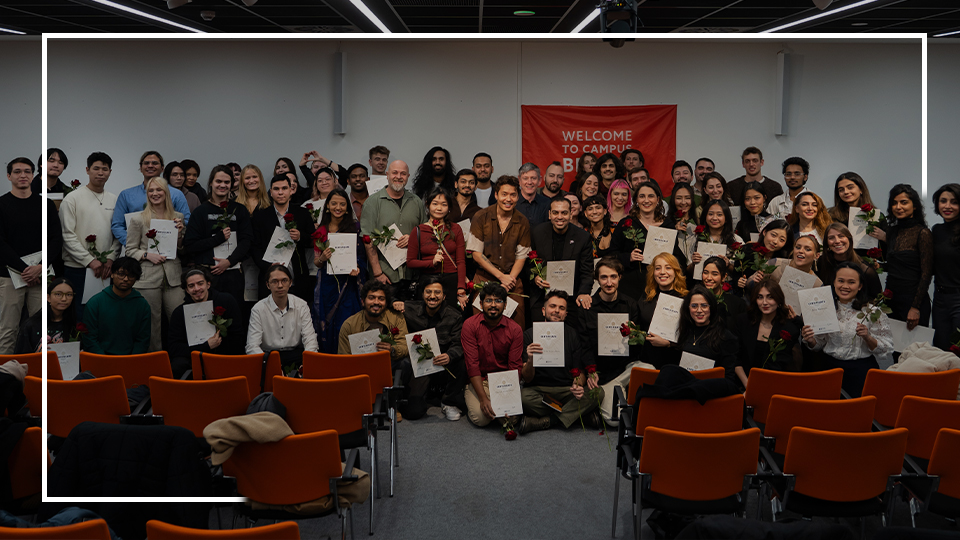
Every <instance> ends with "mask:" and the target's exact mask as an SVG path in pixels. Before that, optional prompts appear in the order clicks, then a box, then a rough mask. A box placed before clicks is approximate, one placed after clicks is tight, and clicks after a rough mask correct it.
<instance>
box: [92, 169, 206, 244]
mask: <svg viewBox="0 0 960 540" xmlns="http://www.w3.org/2000/svg"><path fill="white" fill-rule="evenodd" d="M181 165H183V164H181ZM162 173H163V157H162V156H161V155H160V152H157V151H155V150H147V151H146V152H144V153H143V155H142V156H140V174H142V175H143V183H142V184H140V185H139V186H133V187H132V188H127V189H125V190H123V191H121V192H120V195H119V196H118V197H117V206H116V207H115V208H114V210H113V221H112V222H111V224H110V228H111V229H112V230H113V236H114V237H115V238H116V239H117V240H118V241H119V242H120V245H121V246H125V245H127V220H126V217H125V216H126V215H127V214H131V213H133V212H142V211H143V209H144V208H145V207H146V204H147V182H149V181H150V179H152V178H156V177H158V176H160V177H162ZM204 198H206V197H204ZM170 200H171V201H173V209H174V210H176V211H177V212H180V213H181V214H183V222H184V223H190V207H189V206H188V205H187V198H186V197H184V196H183V192H181V191H180V190H179V189H171V190H170Z"/></svg>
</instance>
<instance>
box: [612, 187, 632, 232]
mask: <svg viewBox="0 0 960 540" xmlns="http://www.w3.org/2000/svg"><path fill="white" fill-rule="evenodd" d="M632 198H633V197H632V194H631V192H630V184H627V181H626V180H624V179H622V178H617V179H616V180H614V181H613V182H612V183H611V184H610V190H609V191H607V208H609V209H610V220H611V221H613V222H614V223H617V222H618V221H620V220H621V219H623V218H624V217H626V216H627V214H629V213H630V208H631V207H632V206H633V201H631V199H632Z"/></svg>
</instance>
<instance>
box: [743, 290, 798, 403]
mask: <svg viewBox="0 0 960 540" xmlns="http://www.w3.org/2000/svg"><path fill="white" fill-rule="evenodd" d="M801 325H803V321H802V320H801V319H800V318H799V317H793V318H791V317H790V313H789V311H788V308H787V302H786V298H785V297H784V294H783V289H781V288H780V285H779V283H777V280H775V279H773V278H771V277H766V278H763V279H762V280H760V282H759V283H757V286H756V287H754V289H753V294H752V295H750V307H749V308H748V310H747V312H746V313H745V314H742V315H739V316H737V317H736V325H735V327H736V330H735V333H737V334H738V335H739V338H740V355H739V357H740V359H739V362H738V365H737V367H736V368H734V371H735V372H736V374H737V378H738V379H739V382H740V386H742V387H743V388H746V387H747V377H749V376H750V370H751V369H752V368H755V367H758V368H762V369H771V370H774V371H800V366H801V364H802V361H803V360H802V358H801V355H800V348H799V347H798V345H799V343H800V327H801Z"/></svg>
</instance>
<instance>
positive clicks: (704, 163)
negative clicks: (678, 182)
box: [693, 157, 716, 195]
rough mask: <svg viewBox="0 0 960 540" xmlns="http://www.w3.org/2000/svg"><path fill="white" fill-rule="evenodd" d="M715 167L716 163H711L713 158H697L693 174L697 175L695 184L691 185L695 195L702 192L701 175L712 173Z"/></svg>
mask: <svg viewBox="0 0 960 540" xmlns="http://www.w3.org/2000/svg"><path fill="white" fill-rule="evenodd" d="M715 168H716V165H714V164H713V160H712V159H710V158H707V157H702V158H700V159H698V160H697V165H696V170H694V174H695V175H696V177H697V184H696V185H695V186H693V191H694V192H696V194H697V195H700V194H701V193H703V175H705V174H707V173H712V172H713V170H714V169H715Z"/></svg>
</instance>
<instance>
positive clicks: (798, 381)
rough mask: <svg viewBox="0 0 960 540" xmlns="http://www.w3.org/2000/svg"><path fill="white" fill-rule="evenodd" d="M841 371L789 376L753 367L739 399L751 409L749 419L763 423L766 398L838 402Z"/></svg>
mask: <svg viewBox="0 0 960 540" xmlns="http://www.w3.org/2000/svg"><path fill="white" fill-rule="evenodd" d="M842 382H843V370H842V369H840V368H836V369H830V370H827V371H815V372H812V373H791V372H785V371H773V370H770V369H761V368H753V369H751V370H750V376H749V377H748V378H747V391H746V392H745V393H744V395H743V399H745V400H746V402H747V407H753V419H754V420H756V421H757V422H759V423H761V424H763V423H765V422H766V421H767V411H768V410H769V408H770V397H771V396H773V395H776V394H780V395H781V396H793V397H799V398H808V399H840V385H841V383H842Z"/></svg>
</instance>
